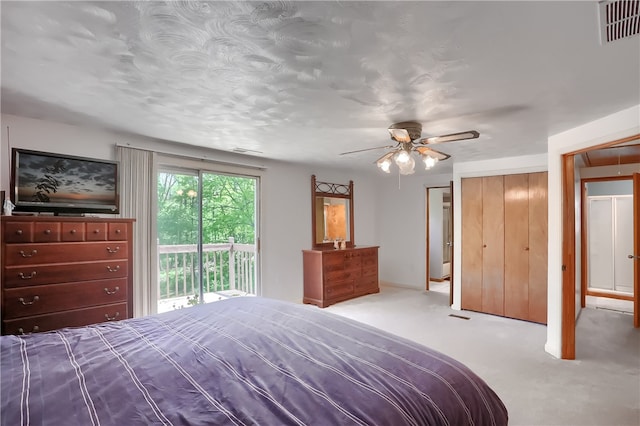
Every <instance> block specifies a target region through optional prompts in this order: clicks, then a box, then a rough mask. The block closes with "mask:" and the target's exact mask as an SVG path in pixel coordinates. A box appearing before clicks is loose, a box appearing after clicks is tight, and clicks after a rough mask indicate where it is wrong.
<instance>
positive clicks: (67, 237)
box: [61, 222, 85, 242]
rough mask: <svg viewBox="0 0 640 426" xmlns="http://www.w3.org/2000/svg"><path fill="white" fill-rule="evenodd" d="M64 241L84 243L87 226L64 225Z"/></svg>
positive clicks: (73, 223)
mask: <svg viewBox="0 0 640 426" xmlns="http://www.w3.org/2000/svg"><path fill="white" fill-rule="evenodd" d="M61 239H62V241H70V242H73V241H84V240H85V226H84V223H82V222H66V223H63V224H62V235H61Z"/></svg>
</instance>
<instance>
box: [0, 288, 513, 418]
mask: <svg viewBox="0 0 640 426" xmlns="http://www.w3.org/2000/svg"><path fill="white" fill-rule="evenodd" d="M0 349H1V368H0V373H1V380H2V386H1V402H2V407H1V409H2V411H1V418H2V420H1V422H2V425H11V426H13V425H21V424H22V425H27V424H32V425H40V424H43V425H44V424H46V425H65V426H66V425H134V424H141V425H150V424H174V425H184V424H193V425H226V424H239V425H240V424H243V425H268V426H271V425H273V426H277V425H289V424H291V425H293V424H299V425H303V424H305V425H332V426H335V425H348V424H359V425H392V426H398V425H405V424H406V425H456V426H457V425H465V424H475V425H505V424H507V411H506V409H505V407H504V405H503V404H502V402H501V401H500V399H499V398H498V397H497V396H496V394H495V393H494V392H493V391H492V390H491V389H490V388H489V387H488V386H487V385H486V384H485V382H484V381H483V380H482V379H480V378H479V377H478V376H476V375H475V374H474V373H473V372H471V371H470V370H469V369H468V368H466V367H465V366H464V365H462V364H461V363H459V362H457V361H455V360H453V359H451V358H449V357H447V356H446V355H443V354H441V353H439V352H436V351H433V350H430V349H428V348H426V347H424V346H421V345H419V344H417V343H413V342H411V341H408V340H406V339H403V338H400V337H397V336H394V335H391V334H388V333H385V332H382V331H380V330H377V329H375V328H372V327H369V326H366V325H364V324H361V323H358V322H355V321H352V320H349V319H346V318H343V317H339V316H337V315H332V314H330V313H326V312H322V311H320V310H319V309H317V308H315V307H310V306H303V305H295V304H290V303H284V302H279V301H274V300H269V299H264V298H259V297H241V298H231V299H228V300H224V301H220V302H215V303H211V304H207V305H201V306H196V307H192V308H187V309H182V310H178V311H173V312H169V313H165V314H160V315H154V316H149V317H145V318H135V319H130V320H125V321H119V322H114V323H105V324H99V325H93V326H88V327H82V328H76V329H63V330H59V331H54V332H49V333H40V334H33V335H29V336H24V337H17V336H3V337H1V338H0Z"/></svg>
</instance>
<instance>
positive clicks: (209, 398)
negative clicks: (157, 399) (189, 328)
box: [122, 323, 244, 425]
mask: <svg viewBox="0 0 640 426" xmlns="http://www.w3.org/2000/svg"><path fill="white" fill-rule="evenodd" d="M122 325H123V326H124V327H126V328H128V329H130V330H132V331H133V332H134V333H135V334H136V335H137V336H138V337H140V338H141V339H143V340H144V341H145V342H146V343H147V345H149V346H151V347H152V348H154V349H155V350H156V351H157V352H158V353H159V354H160V355H162V357H163V358H164V359H166V360H167V361H169V363H170V364H171V365H173V367H174V368H175V369H176V370H178V372H179V373H180V374H181V375H182V377H184V378H185V379H187V381H188V382H189V383H191V385H192V386H193V387H194V388H196V389H197V390H198V391H200V393H201V394H202V396H204V397H205V398H206V399H207V401H209V403H210V404H211V405H213V406H215V407H216V408H218V410H220V412H222V413H223V414H224V415H225V416H227V418H228V419H229V420H231V421H232V422H233V423H234V424H236V425H238V424H239V425H244V423H243V422H242V421H240V419H238V418H237V417H236V416H235V415H234V414H233V413H232V412H230V411H229V410H227V409H226V408H225V407H224V406H223V405H222V404H220V403H219V402H218V401H216V400H215V399H214V398H213V397H212V396H211V395H209V393H208V392H207V391H206V390H205V389H204V388H203V387H202V386H200V384H198V382H197V381H196V380H195V379H194V378H193V377H191V375H190V374H189V373H188V372H187V371H186V370H185V369H184V368H182V367H181V366H180V365H179V364H178V363H177V362H176V361H174V360H173V359H171V357H170V356H169V355H168V354H167V353H166V352H165V351H163V350H162V349H161V348H160V347H159V346H158V345H156V344H155V343H153V342H152V341H150V340H149V338H148V337H147V336H145V335H143V334H142V333H140V332H139V331H138V330H136V329H135V328H133V327H132V326H131V325H130V324H125V323H123V324H122Z"/></svg>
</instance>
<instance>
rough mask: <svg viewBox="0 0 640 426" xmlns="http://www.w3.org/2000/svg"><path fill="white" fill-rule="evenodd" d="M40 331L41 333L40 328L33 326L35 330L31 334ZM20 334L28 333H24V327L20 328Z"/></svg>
mask: <svg viewBox="0 0 640 426" xmlns="http://www.w3.org/2000/svg"><path fill="white" fill-rule="evenodd" d="M38 331H40V327H38V326H37V325H34V326H33V329H32V330H31V332H32V333H37V332H38ZM18 333H20V334H26V333H25V332H24V329H23V328H22V327H20V328H19V329H18Z"/></svg>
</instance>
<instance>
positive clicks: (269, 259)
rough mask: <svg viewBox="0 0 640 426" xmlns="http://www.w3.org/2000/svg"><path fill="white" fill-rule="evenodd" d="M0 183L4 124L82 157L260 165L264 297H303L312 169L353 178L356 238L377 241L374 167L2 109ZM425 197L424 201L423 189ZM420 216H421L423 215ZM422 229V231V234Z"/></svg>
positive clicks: (17, 138)
mask: <svg viewBox="0 0 640 426" xmlns="http://www.w3.org/2000/svg"><path fill="white" fill-rule="evenodd" d="M0 122H1V124H2V126H1V128H2V138H1V142H2V143H1V145H0V189H3V190H5V191H8V190H9V179H10V176H9V174H10V169H9V160H8V154H7V153H8V149H9V146H8V142H7V133H6V128H7V126H9V130H10V132H9V134H10V138H9V139H10V143H11V147H12V148H24V149H33V150H39V151H47V152H56V153H63V154H69V155H77V156H83V157H92V158H100V159H110V160H114V159H115V144H116V143H118V144H128V145H131V146H133V147H138V148H144V149H149V150H154V151H160V152H168V153H173V154H182V155H188V156H194V157H200V158H204V157H206V158H207V159H211V160H216V161H223V162H228V163H236V164H244V165H254V166H263V167H265V168H266V170H265V171H264V172H262V178H261V235H260V237H261V248H262V251H261V257H262V259H261V283H262V294H263V296H266V297H272V298H277V299H283V300H289V301H293V302H301V301H302V288H303V286H302V284H303V283H302V276H303V275H302V250H303V249H309V248H311V175H312V174H315V175H316V177H317V179H318V180H321V181H328V182H335V183H348V182H349V180H353V181H354V215H355V218H354V220H355V230H354V233H355V241H356V243H357V244H358V245H378V244H379V239H378V235H377V234H376V225H377V219H376V214H377V209H376V204H377V194H378V190H377V187H376V179H375V178H373V179H372V175H373V176H375V173H376V169H375V167H372V173H371V175H367V174H357V173H353V172H351V171H348V170H344V169H343V170H334V169H329V168H318V167H313V166H309V165H296V164H290V163H284V162H279V161H272V160H265V159H260V158H256V157H249V156H243V155H238V154H232V153H225V152H220V151H213V150H207V149H204V148H195V147H189V146H187V145H179V144H170V143H167V142H164V141H160V140H154V139H150V138H145V137H141V136H131V135H123V134H117V133H113V132H107V131H104V130H97V129H88V128H81V127H77V126H69V125H65V124H59V123H53V122H47V121H42V120H34V119H30V118H24V117H17V116H12V115H2V116H1V119H0ZM422 197H423V203H424V195H422ZM422 222H424V220H422ZM423 235H424V234H423Z"/></svg>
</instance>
